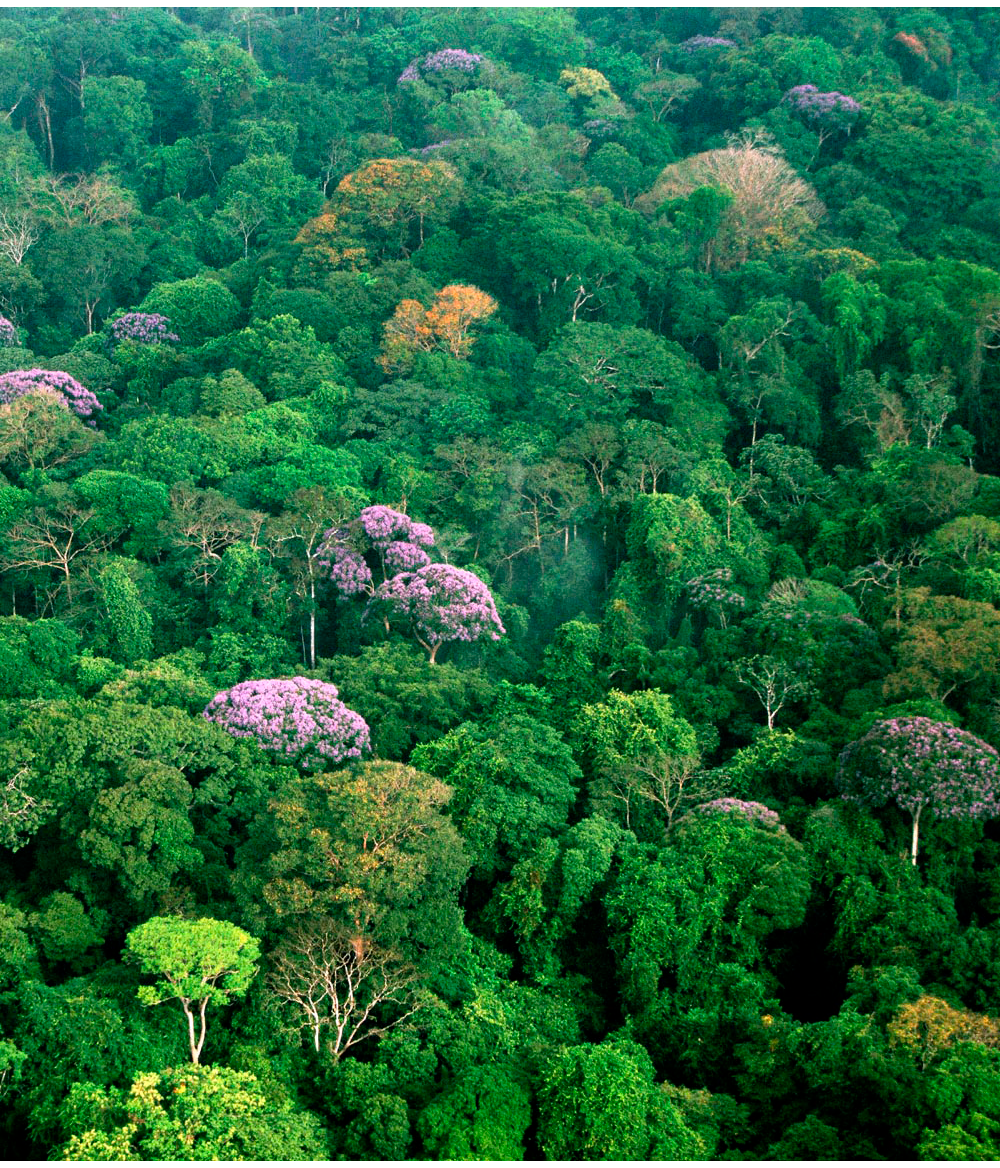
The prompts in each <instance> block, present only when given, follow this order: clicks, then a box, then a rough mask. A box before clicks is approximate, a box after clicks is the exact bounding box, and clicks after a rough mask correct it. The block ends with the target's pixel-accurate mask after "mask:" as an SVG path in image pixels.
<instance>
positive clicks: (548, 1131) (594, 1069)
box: [539, 1038, 705, 1160]
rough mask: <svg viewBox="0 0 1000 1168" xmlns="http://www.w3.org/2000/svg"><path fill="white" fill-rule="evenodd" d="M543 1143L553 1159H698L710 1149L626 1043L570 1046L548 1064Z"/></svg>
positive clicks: (638, 1050)
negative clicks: (659, 1088)
mask: <svg viewBox="0 0 1000 1168" xmlns="http://www.w3.org/2000/svg"><path fill="white" fill-rule="evenodd" d="M539 1111H540V1116H539V1143H540V1144H541V1148H542V1151H543V1153H544V1154H545V1156H546V1158H547V1159H549V1160H645V1159H657V1160H659V1159H666V1160H687V1159H700V1158H701V1157H702V1156H703V1155H704V1154H705V1145H704V1143H703V1141H702V1140H701V1138H700V1136H698V1135H696V1134H695V1133H694V1132H693V1131H691V1129H690V1128H688V1127H687V1126H685V1124H684V1123H683V1121H682V1120H681V1117H680V1115H679V1114H678V1113H677V1111H676V1109H675V1107H674V1105H673V1104H672V1103H671V1102H670V1101H669V1100H668V1099H667V1098H666V1096H665V1095H663V1094H662V1093H660V1092H658V1091H657V1090H656V1089H655V1087H654V1084H653V1065H652V1061H651V1060H650V1058H649V1055H648V1054H647V1053H646V1051H645V1050H644V1049H643V1048H642V1047H641V1046H640V1045H639V1044H638V1043H636V1042H633V1041H630V1040H628V1039H621V1038H618V1039H612V1040H608V1041H605V1042H603V1043H601V1044H600V1045H599V1046H591V1045H580V1046H572V1047H564V1048H563V1049H562V1050H560V1051H558V1052H556V1053H555V1054H553V1055H552V1056H550V1057H549V1058H547V1059H546V1060H545V1062H544V1064H543V1069H542V1079H541V1083H540V1088H539Z"/></svg>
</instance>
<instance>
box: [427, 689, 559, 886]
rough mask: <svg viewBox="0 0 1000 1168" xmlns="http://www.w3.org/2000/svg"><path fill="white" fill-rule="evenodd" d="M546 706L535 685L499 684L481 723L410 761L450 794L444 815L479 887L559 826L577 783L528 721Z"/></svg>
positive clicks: (549, 734) (544, 734)
mask: <svg viewBox="0 0 1000 1168" xmlns="http://www.w3.org/2000/svg"><path fill="white" fill-rule="evenodd" d="M546 705H548V701H547V695H546V694H545V693H544V691H540V690H537V689H536V688H535V687H534V686H525V687H523V689H521V687H511V686H509V685H508V684H507V683H501V692H500V700H499V701H498V703H497V706H496V708H495V710H494V711H493V713H492V714H491V715H490V716H489V718H488V719H486V720H485V721H481V722H480V723H479V724H476V723H474V722H463V723H462V725H460V726H458V727H457V728H456V729H454V730H452V731H450V732H449V733H448V734H445V735H444V737H442V738H438V739H437V740H436V741H434V742H429V743H425V744H424V745H422V746H418V747H417V748H416V749H415V750H414V752H413V754H412V756H411V761H412V762H413V765H414V766H417V767H420V768H421V769H422V770H425V771H427V772H428V774H432V775H436V776H437V777H438V778H441V779H443V780H444V781H445V782H446V783H448V784H449V785H450V786H451V787H453V788H454V792H455V793H454V795H453V796H452V800H451V804H450V814H451V817H452V819H453V820H454V822H455V823H456V825H457V826H458V828H459V830H460V831H461V832H462V836H463V838H464V839H465V841H466V843H467V844H468V846H469V850H470V852H471V854H472V858H473V862H474V864H475V873H476V875H477V876H479V877H480V878H481V879H483V880H487V881H490V882H493V881H494V880H495V879H496V876H497V874H498V873H500V872H503V871H504V870H506V869H507V868H509V867H510V865H511V864H512V863H513V862H514V861H515V860H518V859H520V858H522V857H523V856H524V855H525V854H526V853H529V852H531V851H532V850H533V849H534V847H535V846H536V844H537V842H538V840H539V839H547V838H552V837H555V836H556V835H558V834H559V833H560V832H561V831H562V829H563V828H565V826H566V822H567V819H568V816H569V812H570V809H571V808H572V806H573V803H574V800H575V798H576V794H577V788H578V783H579V780H580V779H581V778H582V776H581V774H580V770H579V768H578V767H577V765H576V763H575V762H574V760H573V756H572V753H571V752H570V749H569V747H568V746H567V745H566V744H565V743H564V742H563V741H562V740H561V738H560V736H559V734H558V733H557V732H556V731H555V730H553V729H552V727H551V726H548V725H546V724H545V723H544V722H541V721H539V720H537V718H535V717H532V716H531V713H533V712H536V711H537V712H540V711H541V710H543V709H544V708H545V706H546Z"/></svg>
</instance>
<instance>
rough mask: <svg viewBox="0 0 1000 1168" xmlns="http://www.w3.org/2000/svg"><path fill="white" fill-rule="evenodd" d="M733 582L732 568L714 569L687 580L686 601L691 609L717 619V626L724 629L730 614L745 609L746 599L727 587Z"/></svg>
mask: <svg viewBox="0 0 1000 1168" xmlns="http://www.w3.org/2000/svg"><path fill="white" fill-rule="evenodd" d="M732 582H733V570H732V568H715V569H713V570H712V571H711V572H703V573H702V574H701V575H700V576H695V577H693V578H692V579H691V580H688V582H687V584H686V585H685V587H686V588H687V590H688V601H689V603H690V605H691V607H692V608H696V609H698V610H699V611H701V612H705V613H708V614H709V615H711V616H715V617H718V619H719V624H720V625H721V626H722V628H726V626H727V625H728V623H729V617H730V615H731V614H732V613H736V612H739V611H741V610H742V609H743V608H745V607H746V603H747V601H746V597H745V596H743V595H742V593H740V592H735V591H734V590H733V589H732V588H730V587H729V585H730V584H732Z"/></svg>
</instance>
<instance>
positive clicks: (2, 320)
mask: <svg viewBox="0 0 1000 1168" xmlns="http://www.w3.org/2000/svg"><path fill="white" fill-rule="evenodd" d="M20 343H21V336H20V334H19V333H18V331H17V325H16V324H14V322H13V321H10V320H8V319H7V318H6V317H5V316H0V348H3V349H9V348H12V347H14V346H15V345H20Z"/></svg>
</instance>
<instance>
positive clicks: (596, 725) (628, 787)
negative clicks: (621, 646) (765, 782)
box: [574, 690, 713, 831]
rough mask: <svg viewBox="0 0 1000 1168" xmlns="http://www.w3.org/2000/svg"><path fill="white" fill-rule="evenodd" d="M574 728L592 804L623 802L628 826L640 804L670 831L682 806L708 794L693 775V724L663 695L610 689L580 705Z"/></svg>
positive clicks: (695, 745)
mask: <svg viewBox="0 0 1000 1168" xmlns="http://www.w3.org/2000/svg"><path fill="white" fill-rule="evenodd" d="M574 732H575V735H576V736H577V738H578V740H579V741H580V742H581V743H582V745H583V749H584V751H585V754H586V757H587V759H588V762H589V764H590V769H591V773H592V775H593V780H592V781H591V786H590V791H591V803H592V804H596V805H597V807H598V808H600V807H601V805H602V804H605V803H606V802H607V801H608V800H609V799H610V800H612V801H614V802H620V803H622V804H624V809H625V814H624V822H625V826H626V827H627V828H630V829H632V830H635V829H636V828H637V827H638V826H639V825H640V824H641V823H642V820H643V816H642V813H641V811H640V808H641V807H642V805H643V803H645V804H647V805H651V806H652V807H653V808H655V809H656V815H657V816H658V817H660V818H661V819H662V820H663V821H665V826H666V830H668V831H669V830H670V827H671V825H672V823H673V820H674V816H675V815H676V814H677V813H678V811H679V809H680V808H681V807H683V806H685V805H690V804H691V803H692V802H700V801H703V800H704V799H705V798H707V796H708V795H709V794H711V793H713V792H711V791H710V790H709V789H708V788H706V786H705V783H704V781H703V779H702V778H701V777H700V776H698V774H697V766H698V743H697V739H696V737H695V732H694V728H693V727H692V726H691V724H690V723H689V722H687V721H685V719H684V718H681V717H678V716H677V714H675V713H674V706H673V702H672V701H671V699H670V698H669V697H668V696H667V695H666V694H663V693H658V692H656V691H655V690H646V691H644V692H641V693H633V694H624V693H621V692H619V691H618V690H612V691H611V693H609V694H608V696H607V698H606V700H605V701H604V702H601V703H599V704H594V705H588V706H584V707H583V709H582V710H581V711H580V713H579V715H578V716H577V719H576V724H575V726H574ZM612 805H613V804H612Z"/></svg>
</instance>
